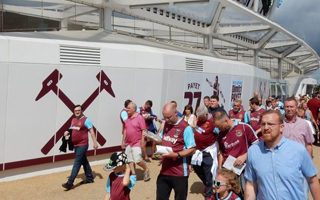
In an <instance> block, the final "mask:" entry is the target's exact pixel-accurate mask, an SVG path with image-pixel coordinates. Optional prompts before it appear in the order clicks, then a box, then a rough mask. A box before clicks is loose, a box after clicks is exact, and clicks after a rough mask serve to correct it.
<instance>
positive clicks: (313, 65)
mask: <svg viewBox="0 0 320 200" xmlns="http://www.w3.org/2000/svg"><path fill="white" fill-rule="evenodd" d="M317 66H318V64H317V63H314V64H312V65H309V66H308V67H305V68H304V69H305V70H306V69H311V68H313V67H317Z"/></svg>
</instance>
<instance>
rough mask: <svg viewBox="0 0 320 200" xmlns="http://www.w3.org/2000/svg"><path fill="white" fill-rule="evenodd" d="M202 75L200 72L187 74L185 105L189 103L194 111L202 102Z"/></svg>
mask: <svg viewBox="0 0 320 200" xmlns="http://www.w3.org/2000/svg"><path fill="white" fill-rule="evenodd" d="M202 77H203V76H202V74H200V73H187V74H186V81H185V86H184V100H183V107H184V106H186V105H188V104H189V105H191V106H192V108H193V113H195V111H196V109H197V108H198V107H199V105H200V104H201V102H202V98H203V97H202Z"/></svg>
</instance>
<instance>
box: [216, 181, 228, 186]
mask: <svg viewBox="0 0 320 200" xmlns="http://www.w3.org/2000/svg"><path fill="white" fill-rule="evenodd" d="M213 185H214V186H217V187H220V186H228V185H229V184H227V183H223V182H221V181H217V180H213Z"/></svg>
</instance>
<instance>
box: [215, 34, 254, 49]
mask: <svg viewBox="0 0 320 200" xmlns="http://www.w3.org/2000/svg"><path fill="white" fill-rule="evenodd" d="M213 36H214V37H215V38H218V39H220V40H223V41H227V42H230V43H233V44H235V45H240V46H243V47H246V48H248V49H254V44H250V43H248V42H245V41H242V40H239V39H236V38H234V37H231V36H230V35H226V36H224V35H221V34H216V33H213Z"/></svg>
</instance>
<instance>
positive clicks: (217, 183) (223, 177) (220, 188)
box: [211, 169, 241, 200]
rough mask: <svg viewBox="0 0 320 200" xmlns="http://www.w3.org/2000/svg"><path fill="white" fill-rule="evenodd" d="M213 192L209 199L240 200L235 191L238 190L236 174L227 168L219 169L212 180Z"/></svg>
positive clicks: (238, 184)
mask: <svg viewBox="0 0 320 200" xmlns="http://www.w3.org/2000/svg"><path fill="white" fill-rule="evenodd" d="M213 187H214V189H215V193H214V194H213V195H212V197H211V200H241V199H240V198H239V197H238V195H236V193H239V192H240V183H239V180H238V177H237V175H236V174H235V173H234V172H233V171H230V170H228V169H219V170H218V171H217V175H216V178H215V180H214V181H213Z"/></svg>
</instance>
